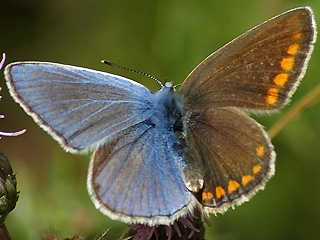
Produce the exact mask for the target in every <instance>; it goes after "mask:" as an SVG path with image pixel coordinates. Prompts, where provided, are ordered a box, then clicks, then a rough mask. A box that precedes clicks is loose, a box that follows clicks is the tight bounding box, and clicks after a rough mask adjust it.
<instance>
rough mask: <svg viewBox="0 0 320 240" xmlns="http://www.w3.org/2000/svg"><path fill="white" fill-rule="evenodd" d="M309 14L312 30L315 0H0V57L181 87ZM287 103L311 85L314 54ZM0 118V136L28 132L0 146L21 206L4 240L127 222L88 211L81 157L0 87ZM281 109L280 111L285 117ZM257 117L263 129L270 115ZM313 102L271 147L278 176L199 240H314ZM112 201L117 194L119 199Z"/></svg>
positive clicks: (316, 157)
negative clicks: (307, 10) (260, 30)
mask: <svg viewBox="0 0 320 240" xmlns="http://www.w3.org/2000/svg"><path fill="white" fill-rule="evenodd" d="M306 5H308V6H311V7H312V8H313V10H314V13H315V16H316V21H317V22H318V24H320V1H319V0H247V1H243V0H242V1H236V0H231V1H213V0H211V1H209V0H202V1H190V0H184V1H182V0H180V1H175V0H170V1H169V0H162V1H157V0H154V1H150V0H148V1H147V0H142V1H116V0H113V1H112V0H105V1H93V0H83V1H78V0H68V1H65V0H55V1H42V0H33V1H29V0H15V1H11V0H2V1H1V5H0V30H1V35H0V53H2V52H5V53H6V54H7V63H8V62H14V61H22V60H39V61H52V62H60V63H66V64H72V65H78V66H85V67H88V68H94V69H98V70H102V71H108V72H112V73H116V74H120V75H123V76H126V77H128V78H131V79H135V80H137V81H139V82H142V83H143V84H144V85H146V86H148V87H149V88H150V89H152V90H157V88H158V86H157V84H156V83H155V82H154V81H152V80H150V79H148V78H145V77H143V76H140V75H137V74H134V73H130V72H123V71H121V70H118V69H114V68H110V67H108V66H106V65H102V64H101V63H100V60H101V59H107V60H110V61H114V62H116V63H118V64H120V65H123V66H126V67H129V68H133V69H137V70H141V71H144V72H147V73H150V74H152V75H155V76H156V77H158V78H160V79H163V80H164V81H165V80H168V81H169V80H172V81H174V83H180V82H182V81H183V79H184V78H185V76H187V74H188V73H189V72H190V71H191V70H192V69H193V67H195V66H196V65H197V64H198V63H199V62H200V61H201V60H202V59H204V58H205V57H206V56H207V55H209V54H210V53H211V52H213V51H214V50H216V49H217V48H219V47H221V46H222V45H223V44H225V43H227V42H228V41H230V40H232V39H233V38H234V37H236V36H238V35H240V34H241V33H243V32H245V31H246V30H248V29H249V28H251V27H253V26H255V25H257V24H259V23H261V22H262V21H264V20H266V19H268V18H270V17H272V16H274V15H276V14H279V13H282V12H284V11H286V10H289V9H291V8H294V7H298V6H306ZM317 45H319V44H316V46H315V52H314V54H313V57H312V58H311V62H310V64H309V68H308V71H307V74H306V77H305V78H304V79H303V81H302V84H301V85H300V86H299V88H298V90H297V92H296V94H295V95H294V97H293V100H292V102H296V101H297V100H298V99H299V98H301V97H302V96H303V95H305V94H306V93H307V92H308V91H309V90H311V89H312V88H313V87H315V86H316V85H317V84H319V82H320V81H319V79H320V68H319V67H318V66H319V64H320V47H319V46H317ZM0 85H1V86H2V87H4V89H3V91H2V95H3V101H2V102H1V105H0V109H1V111H0V112H1V113H3V114H5V115H6V119H4V120H2V122H1V130H12V129H21V128H26V129H27V133H25V134H24V135H23V136H20V137H18V138H4V139H2V140H1V141H0V148H1V150H3V151H5V153H6V154H7V155H8V157H9V158H10V160H11V164H12V165H13V168H14V169H15V172H17V181H18V184H19V190H20V192H21V193H20V199H19V202H18V205H17V207H16V209H15V210H14V211H13V212H12V213H11V214H10V215H9V217H8V219H7V222H6V223H7V227H8V229H9V231H10V234H11V236H12V238H13V239H18V240H19V239H24V240H29V239H30V240H34V239H39V238H40V237H41V236H42V235H43V234H48V233H52V234H54V235H57V236H64V237H72V236H74V235H77V234H80V235H83V236H88V239H94V238H95V237H96V236H98V235H101V234H103V232H105V231H107V230H108V229H109V232H108V233H107V238H108V239H117V237H119V236H120V235H121V232H123V231H124V230H125V228H126V225H125V224H122V223H119V222H114V221H111V220H110V219H109V218H108V217H106V216H103V215H102V214H101V213H99V212H98V211H97V210H95V208H94V206H93V204H92V203H91V200H90V198H89V196H88V194H87V190H86V174H87V168H88V163H89V158H90V156H89V155H88V156H75V155H71V154H67V153H65V152H63V150H62V149H61V148H60V147H59V145H58V143H56V142H55V141H54V140H52V138H51V137H50V136H48V135H47V134H46V133H45V132H44V131H42V130H41V129H40V128H39V127H38V126H37V125H36V124H35V123H34V122H33V121H32V120H31V118H30V117H28V116H26V114H25V113H24V112H23V110H22V109H21V108H20V107H19V106H18V105H17V104H15V103H14V102H13V100H12V99H11V98H10V97H9V95H8V92H7V91H6V89H5V86H4V80H3V76H2V75H1V77H0ZM288 109H289V107H287V108H285V109H284V110H283V111H282V112H285V111H287V110H288ZM281 115H282V114H281V113H279V114H275V115H272V116H258V117H255V118H256V119H258V120H259V121H260V122H261V123H263V124H264V125H265V126H266V128H268V127H270V126H271V125H272V124H273V123H274V122H276V121H277V120H278V119H279V118H280V117H281ZM319 119H320V104H317V105H315V106H314V107H313V108H312V109H309V110H307V111H305V112H304V113H303V114H301V115H300V116H299V118H297V119H295V120H294V121H293V122H291V123H290V124H289V125H288V126H287V127H286V128H285V129H284V130H283V131H282V132H281V133H280V135H278V136H277V137H276V138H275V139H274V140H273V143H274V145H275V148H276V152H277V166H276V175H275V176H274V177H273V179H272V180H271V181H270V182H269V183H268V184H267V188H266V190H265V191H262V192H259V193H258V194H257V195H256V196H255V197H254V198H253V199H252V200H251V201H250V202H248V203H245V204H243V206H241V207H237V208H236V209H235V210H230V211H228V212H227V213H226V214H224V215H218V217H214V216H212V217H211V224H212V226H211V227H207V231H206V234H207V239H209V240H211V239H217V240H229V239H246V240H250V239H261V240H264V239H291V240H294V239H315V238H318V237H319V235H320V228H319V227H318V226H319V222H320V207H319V204H318V199H319V198H320V187H319V186H318V185H317V184H320V174H319V172H320V147H319V145H320V121H319ZM120 194H121V193H120Z"/></svg>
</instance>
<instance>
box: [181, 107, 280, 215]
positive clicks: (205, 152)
mask: <svg viewBox="0 0 320 240" xmlns="http://www.w3.org/2000/svg"><path fill="white" fill-rule="evenodd" d="M185 126H186V129H185V135H186V139H187V142H186V144H187V149H188V153H187V156H188V157H190V158H192V159H193V166H197V167H198V168H200V170H201V172H202V174H203V181H204V186H203V192H202V199H201V204H202V206H203V207H204V208H205V210H208V211H209V212H214V213H216V212H224V211H225V210H226V209H227V208H228V207H229V206H232V205H235V204H236V205H239V204H241V203H242V202H243V201H245V200H247V199H248V198H249V197H250V196H251V195H253V194H254V193H255V192H256V191H257V190H259V189H261V188H263V187H264V184H265V183H266V181H267V180H268V179H269V178H270V177H271V176H272V175H273V173H274V160H275V153H274V151H273V146H272V145H271V143H270V140H269V138H268V136H267V134H266V132H265V131H264V130H263V129H262V127H261V126H260V125H259V124H258V123H257V122H256V121H254V120H253V119H251V118H250V117H248V116H247V115H245V114H244V113H242V112H240V111H239V110H237V109H235V108H232V107H229V108H218V109H214V110H210V111H207V112H205V113H204V112H201V113H193V114H192V115H191V116H189V118H188V121H187V124H186V125H185ZM197 170H198V169H193V171H195V172H196V171H197ZM190 175H191V176H192V174H190ZM187 181H188V179H187Z"/></svg>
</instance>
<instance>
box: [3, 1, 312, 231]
mask: <svg viewBox="0 0 320 240" xmlns="http://www.w3.org/2000/svg"><path fill="white" fill-rule="evenodd" d="M315 40H316V25H315V20H314V16H313V14H312V10H311V9H310V8H308V7H305V8H296V9H293V10H291V11H288V12H285V13H283V14H281V15H278V16H276V17H274V18H272V19H270V20H268V21H266V22H264V23H262V24H261V25H258V26H257V27H255V28H253V29H251V30H249V31H248V32H246V33H244V34H243V35H241V36H239V37H238V38H236V39H235V40H233V41H231V42H230V43H228V44H226V45H225V46H224V47H222V48H220V49H219V50H217V51H216V52H214V53H212V54H211V55H209V56H208V57H207V58H206V59H205V60H203V61H202V62H201V63H200V64H199V65H198V66H197V67H196V68H195V69H194V70H193V71H192V72H191V73H190V74H189V75H188V76H187V78H186V79H185V81H184V82H183V83H182V85H181V87H180V90H179V91H175V88H174V87H173V85H172V84H171V83H166V84H165V86H162V87H161V89H160V90H159V91H157V92H156V93H152V92H150V91H149V90H148V89H147V88H146V87H144V86H143V85H141V84H139V83H137V82H134V81H132V80H129V79H126V78H124V77H121V76H117V75H113V74H110V73H104V72H99V71H95V70H90V69H86V68H82V67H75V66H69V65H62V64H57V63H49V62H17V63H12V64H9V65H8V66H7V67H6V69H5V79H6V81H7V86H8V88H9V91H10V94H11V96H12V97H13V98H14V99H15V101H16V102H18V103H19V104H20V106H21V107H22V108H23V109H24V110H25V112H26V113H27V114H29V115H30V116H31V117H32V118H33V119H34V120H35V121H36V122H37V123H38V124H39V125H40V127H42V128H43V129H44V130H45V131H47V132H48V133H49V134H50V135H51V136H52V137H53V138H54V139H55V140H57V141H58V142H59V143H60V144H61V146H62V147H63V148H64V149H65V150H66V151H68V152H71V153H82V152H87V151H93V156H92V159H91V162H90V166H89V173H88V178H87V186H88V191H89V194H90V196H91V198H92V201H93V203H94V205H95V206H96V208H98V209H99V210H100V211H101V212H102V213H104V214H106V215H107V216H109V217H110V218H112V219H115V220H120V221H123V222H125V223H141V224H148V225H150V226H154V225H158V224H163V225H169V224H172V223H173V222H174V221H175V220H177V219H178V218H180V217H183V216H186V215H187V214H189V213H192V212H193V211H194V210H195V209H200V210H201V211H202V212H203V213H205V214H208V213H223V212H225V211H226V210H227V209H228V208H229V207H233V206H236V205H240V204H242V203H243V202H245V201H247V200H248V199H249V198H250V197H251V196H253V195H254V194H255V193H256V192H257V191H258V190H260V189H263V188H264V186H265V184H266V182H267V181H268V180H269V179H270V178H271V177H272V176H273V174H274V169H275V156H276V154H275V152H274V149H273V146H272V144H271V141H270V139H269V137H268V135H267V133H266V131H265V130H264V129H263V127H262V126H261V125H260V124H259V123H257V122H256V121H255V120H253V119H252V118H250V117H249V116H248V115H247V114H246V113H244V111H242V110H253V111H258V112H270V111H273V110H277V109H280V108H281V107H283V106H284V105H286V104H287V103H288V102H289V100H290V98H291V96H292V94H293V93H294V92H295V90H296V88H297V86H298V84H299V83H300V80H301V79H302V77H303V76H304V74H305V72H306V67H307V63H308V60H309V58H310V56H311V53H312V50H313V44H314V43H315Z"/></svg>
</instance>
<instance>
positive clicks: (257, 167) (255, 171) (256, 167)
mask: <svg viewBox="0 0 320 240" xmlns="http://www.w3.org/2000/svg"><path fill="white" fill-rule="evenodd" d="M260 170H261V165H260V164H257V165H255V166H254V167H253V168H252V171H253V174H254V175H256V174H258V172H260Z"/></svg>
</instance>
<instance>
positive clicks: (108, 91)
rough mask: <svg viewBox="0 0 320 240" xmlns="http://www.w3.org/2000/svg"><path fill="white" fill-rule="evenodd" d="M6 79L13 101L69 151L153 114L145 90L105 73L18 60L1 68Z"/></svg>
mask: <svg viewBox="0 0 320 240" xmlns="http://www.w3.org/2000/svg"><path fill="white" fill-rule="evenodd" d="M5 78H6V80H7V85H8V88H9V90H10V93H11V95H12V96H13V98H14V99H15V100H16V102H18V103H19V104H20V105H21V106H22V107H23V109H24V110H25V111H26V112H27V113H28V114H29V115H31V116H32V118H33V119H34V120H35V121H36V122H38V123H39V124H40V126H41V127H42V128H44V129H45V130H46V131H48V132H49V133H50V134H51V135H52V136H53V137H54V138H55V139H56V140H57V141H58V142H59V143H60V144H61V145H62V146H63V147H64V148H65V149H66V150H67V151H71V152H77V151H80V150H84V149H87V148H88V147H93V146H96V145H99V143H102V142H103V141H105V140H106V138H112V136H114V135H115V134H117V133H118V132H120V131H122V130H124V129H126V128H128V127H130V126H132V125H135V124H138V123H140V122H142V121H144V120H145V119H147V118H148V117H149V116H150V114H151V112H152V107H153V95H152V94H151V93H150V92H149V90H148V89H146V88H145V87H144V86H142V85H140V84H138V83H135V82H133V81H131V80H128V79H125V78H123V77H119V76H116V75H112V74H108V73H103V72H98V71H94V70H89V69H85V68H80V67H74V66H68V65H61V64H55V63H41V62H19V63H13V64H10V65H8V66H7V67H6V69H5Z"/></svg>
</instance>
